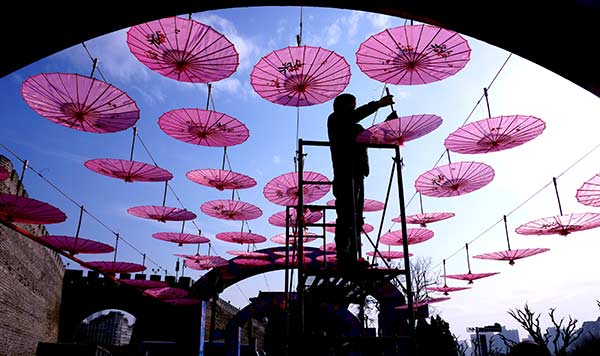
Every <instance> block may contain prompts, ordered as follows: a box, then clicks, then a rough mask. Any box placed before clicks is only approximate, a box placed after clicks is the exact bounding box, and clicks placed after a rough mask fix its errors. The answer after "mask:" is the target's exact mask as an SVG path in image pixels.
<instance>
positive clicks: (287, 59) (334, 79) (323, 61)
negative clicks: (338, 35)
mask: <svg viewBox="0 0 600 356" xmlns="http://www.w3.org/2000/svg"><path fill="white" fill-rule="evenodd" d="M349 82H350V66H349V65H348V62H346V60H345V59H344V57H342V56H340V55H338V54H337V53H335V52H333V51H330V50H327V49H324V48H321V47H311V46H296V47H286V48H282V49H279V50H276V51H273V52H271V53H269V54H268V55H266V56H264V57H262V58H261V59H260V60H259V61H258V63H257V64H256V65H255V66H254V69H252V73H250V84H252V87H253V88H254V90H255V91H256V92H257V93H258V95H260V96H261V97H263V98H264V99H266V100H268V101H270V102H273V103H275V104H280V105H286V106H297V107H299V106H310V105H315V104H320V103H324V102H326V101H329V100H331V99H333V98H335V97H336V96H337V95H338V94H340V93H341V92H342V91H343V90H344V89H345V88H346V86H347V85H348V83H349Z"/></svg>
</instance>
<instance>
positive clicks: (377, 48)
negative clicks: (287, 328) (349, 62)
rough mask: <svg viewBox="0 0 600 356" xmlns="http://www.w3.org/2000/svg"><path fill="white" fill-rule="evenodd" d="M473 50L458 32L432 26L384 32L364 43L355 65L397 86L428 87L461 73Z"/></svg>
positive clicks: (413, 26) (373, 76)
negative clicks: (430, 84)
mask: <svg viewBox="0 0 600 356" xmlns="http://www.w3.org/2000/svg"><path fill="white" fill-rule="evenodd" d="M470 56H471V48H470V47H469V44H468V43H467V41H466V40H465V39H464V38H463V37H462V36H461V35H459V34H458V33H456V32H454V31H450V30H446V29H443V28H440V27H437V26H432V25H425V24H423V25H410V26H399V27H394V28H390V29H385V30H383V31H381V32H379V33H377V34H375V35H372V36H370V37H369V38H368V39H366V40H365V41H363V42H362V43H361V44H360V47H359V48H358V51H357V52H356V64H357V65H358V67H359V68H360V70H361V71H362V72H363V73H365V74H366V75H367V76H369V77H370V78H373V79H375V80H377V81H380V82H382V83H388V84H395V85H418V84H427V83H431V82H435V81H438V80H442V79H445V78H448V77H450V76H452V75H454V74H456V73H457V72H458V71H460V70H461V69H462V68H464V66H465V65H466V64H467V62H468V61H469V59H470Z"/></svg>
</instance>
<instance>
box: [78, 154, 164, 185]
mask: <svg viewBox="0 0 600 356" xmlns="http://www.w3.org/2000/svg"><path fill="white" fill-rule="evenodd" d="M84 165H85V166H86V167H87V168H88V169H90V170H92V171H94V172H96V173H99V174H103V175H105V176H108V177H113V178H117V179H122V180H124V181H125V182H128V183H131V182H166V181H168V180H171V179H172V178H173V175H172V174H171V173H170V172H169V171H167V170H166V169H163V168H160V167H157V166H154V165H151V164H147V163H142V162H136V161H131V160H129V161H128V160H123V159H112V158H98V159H91V160H88V161H86V162H85V163H84Z"/></svg>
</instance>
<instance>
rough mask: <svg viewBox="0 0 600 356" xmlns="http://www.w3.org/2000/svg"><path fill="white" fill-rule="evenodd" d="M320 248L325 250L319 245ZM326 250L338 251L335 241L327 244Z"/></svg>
mask: <svg viewBox="0 0 600 356" xmlns="http://www.w3.org/2000/svg"><path fill="white" fill-rule="evenodd" d="M319 250H321V251H323V246H321V247H319ZM325 252H336V248H335V242H330V243H328V244H325Z"/></svg>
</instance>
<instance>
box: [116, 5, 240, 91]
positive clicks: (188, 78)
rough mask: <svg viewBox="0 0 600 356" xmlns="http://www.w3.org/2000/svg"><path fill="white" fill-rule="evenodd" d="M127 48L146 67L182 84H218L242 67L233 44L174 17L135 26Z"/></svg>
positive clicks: (199, 25) (201, 26) (210, 30)
mask: <svg viewBox="0 0 600 356" xmlns="http://www.w3.org/2000/svg"><path fill="white" fill-rule="evenodd" d="M127 45H128V46H129V50H130V51H131V53H132V54H133V55H134V56H135V57H136V58H137V59H138V60H139V61H140V62H142V63H143V64H144V65H145V66H146V67H148V68H150V69H152V70H153V71H155V72H157V73H159V74H161V75H164V76H165V77H167V78H171V79H175V80H178V81H182V82H191V83H209V82H216V81H219V80H221V79H224V78H227V77H229V76H230V75H232V74H233V73H234V72H235V71H236V70H237V67H238V61H239V59H238V53H237V51H236V49H235V47H234V45H233V43H231V42H230V41H229V40H228V39H227V38H226V37H225V36H224V35H223V34H221V33H219V32H217V31H215V30H214V29H213V28H212V27H210V26H208V25H205V24H202V23H200V22H198V21H195V20H192V19H189V20H188V19H185V18H181V17H175V16H173V17H167V18H164V19H160V20H156V21H150V22H146V23H143V24H139V25H136V26H133V27H131V28H130V29H129V31H127Z"/></svg>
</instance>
